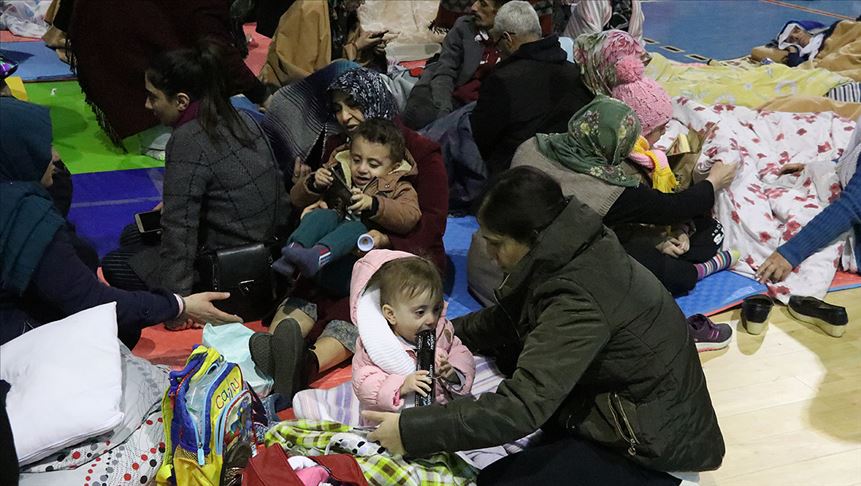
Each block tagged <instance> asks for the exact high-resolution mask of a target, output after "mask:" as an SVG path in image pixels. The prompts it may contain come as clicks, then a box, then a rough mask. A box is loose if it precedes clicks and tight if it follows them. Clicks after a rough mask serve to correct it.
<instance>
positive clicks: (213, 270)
mask: <svg viewBox="0 0 861 486" xmlns="http://www.w3.org/2000/svg"><path fill="white" fill-rule="evenodd" d="M272 261H273V260H272V250H271V249H270V248H269V247H268V246H267V245H266V244H264V243H253V244H249V245H243V246H234V247H232V248H224V249H221V250H215V251H209V252H205V253H203V254H201V255H200V257H199V258H198V260H197V271H198V273H199V275H200V282H201V285H202V286H203V287H205V288H206V290H212V291H215V292H230V298H228V299H227V300H220V301H215V302H213V303H214V304H215V306H216V307H218V308H219V309H221V310H223V311H224V312H227V313H229V314H236V315H238V316H239V317H241V318H242V319H244V320H245V321H257V320H260V319H263V318H264V317H266V316H267V315H268V314H269V313H271V312H272V310H273V309H274V308H275V306H277V305H278V299H279V297H280V292H279V288H280V287H282V285H279V283H278V281H277V276H276V275H275V272H274V271H272Z"/></svg>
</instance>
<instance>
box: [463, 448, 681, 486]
mask: <svg viewBox="0 0 861 486" xmlns="http://www.w3.org/2000/svg"><path fill="white" fill-rule="evenodd" d="M508 484H510V485H523V484H536V485H537V484H565V485H571V486H593V485H594V486H606V485H613V486H676V485H678V484H681V480H680V479H677V478H674V477H673V476H670V475H669V474H667V473H664V472H658V471H652V470H650V469H646V468H644V467H642V466H640V465H638V464H635V463H634V462H633V461H630V460H628V459H626V458H625V457H622V456H621V455H620V454H618V453H616V452H613V451H611V450H609V449H606V448H604V447H602V446H599V445H597V444H595V443H594V442H590V441H587V440H584V439H580V438H576V437H564V438H562V439H559V440H555V441H553V442H550V443H547V444H544V445H540V446H537V447H531V448H529V449H526V450H525V451H523V452H519V453H517V454H513V455H510V456H508V457H505V458H503V459H500V460H498V461H496V462H494V463H493V464H491V465H490V466H488V467H486V468H484V469H483V470H482V471H481V472H480V473H479V475H478V485H479V486H483V485H508Z"/></svg>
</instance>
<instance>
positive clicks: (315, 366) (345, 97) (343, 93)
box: [251, 68, 448, 399]
mask: <svg viewBox="0 0 861 486" xmlns="http://www.w3.org/2000/svg"><path fill="white" fill-rule="evenodd" d="M328 93H329V96H330V100H331V107H332V110H333V113H334V118H335V121H336V122H337V126H338V127H340V129H341V132H340V133H332V132H331V131H325V132H323V131H321V133H320V137H322V138H324V140H319V142H320V146H319V147H318V148H317V149H315V150H312V151H311V153H310V155H309V157H307V158H306V159H305V160H306V161H307V163H306V164H299V165H301V166H302V168H300V169H299V170H298V171H297V173H298V174H302V173H307V172H310V171H311V170H312V168H317V167H319V166H320V164H321V161H325V160H328V159H329V157H330V155H331V153H332V152H333V151H334V150H335V148H337V147H339V146H341V145H343V144H344V143H346V142H347V140H348V139H349V136H350V133H351V132H352V131H353V130H355V129H356V127H358V126H359V125H360V124H361V123H362V122H364V121H365V120H369V119H379V118H382V119H386V120H393V121H394V122H395V123H396V125H398V127H399V128H400V129H401V133H402V134H403V136H404V141H405V146H406V149H407V151H408V152H409V154H410V155H411V156H412V158H413V160H414V161H415V163H416V167H417V168H418V173H419V174H420V175H419V177H418V178H416V180H415V181H414V187H415V189H416V192H417V193H418V201H419V209H420V210H421V219H419V222H418V224H417V225H416V227H415V228H414V229H413V230H412V231H411V232H409V233H407V234H406V235H396V234H389V235H383V234H382V233H380V232H378V231H373V230H372V231H370V232H369V234H371V236H372V237H373V239H374V247H375V248H389V249H393V250H399V251H405V252H408V253H413V254H421V255H424V256H427V257H428V259H429V260H431V261H432V262H433V263H434V264H435V265H436V266H437V268H439V269H440V271H441V272H443V274H444V272H445V269H446V256H445V248H444V246H443V241H442V237H443V234H444V233H445V226H446V217H447V216H448V176H447V175H446V170H445V165H444V163H443V160H442V154H441V153H440V148H439V145H437V144H436V143H435V142H433V141H431V140H428V139H427V138H425V137H423V136H421V135H419V134H418V133H416V132H414V131H412V130H410V129H409V128H407V127H405V126H404V125H403V124H402V123H401V122H400V120H399V119H398V117H397V115H398V112H397V107H396V105H395V101H394V98H393V97H392V94H391V92H390V91H389V90H388V88H386V86H385V84H383V81H382V79H381V78H380V75H379V74H378V73H376V72H374V71H371V70H369V69H366V68H356V69H351V70H348V71H346V72H343V73H342V74H340V75H339V76H338V77H337V78H336V79H335V80H334V81H333V82H332V83H331V84H330V85H329V88H328ZM315 153H319V155H318V156H317V155H315ZM354 261H355V260H351V259H348V258H345V259H342V260H341V261H338V262H334V263H332V264H330V265H329V266H327V267H325V268H324V269H323V271H322V272H321V274H318V278H317V279H315V280H314V281H313V282H312V281H309V280H307V279H305V280H300V282H299V287H298V288H297V291H296V292H295V293H294V294H293V296H292V297H290V298H288V299H287V300H286V301H284V303H283V304H282V305H281V306H280V308H279V310H278V312H277V313H276V315H275V317H274V318H273V320H272V322H273V326H272V327H270V332H271V333H272V334H264V333H259V334H257V335H255V336H256V337H254V338H253V339H252V343H251V349H252V353H253V356H254V359H255V362H256V363H257V366H258V367H259V368H260V370H261V371H263V372H264V373H267V374H269V375H270V376H272V377H273V378H274V380H275V391H276V392H279V393H280V394H281V395H282V396H285V397H287V399H289V398H290V397H292V395H293V393H295V392H296V391H298V390H299V389H301V388H303V387H304V386H306V385H307V384H308V382H310V381H312V380H314V379H315V378H316V377H317V376H318V375H319V373H320V372H321V371H325V370H327V369H329V368H331V367H332V366H335V365H337V364H338V363H341V362H343V361H344V360H346V359H348V358H349V357H350V356H352V354H353V352H354V350H355V342H356V337H357V336H358V332H357V330H356V327H355V326H354V325H353V324H352V323H351V322H350V321H351V319H350V310H349V298H348V297H347V295H348V291H349V289H348V288H347V285H344V282H346V283H347V284H349V275H350V273H351V271H352V264H353V262H354ZM336 283H340V285H336ZM305 339H307V340H308V341H309V342H311V343H314V348H313V349H308V348H307V347H306V345H305Z"/></svg>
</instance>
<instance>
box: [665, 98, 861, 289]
mask: <svg viewBox="0 0 861 486" xmlns="http://www.w3.org/2000/svg"><path fill="white" fill-rule="evenodd" d="M673 108H674V110H673V111H674V113H673V115H674V116H673V118H674V119H673V121H672V122H671V125H670V126H669V127H668V131H667V134H666V135H665V136H664V138H663V139H662V140H661V141H660V142H659V143H658V145H659V146H661V145H662V144H664V143H665V141H667V140H673V138H674V137H675V135H676V134H678V133H683V132H685V131H687V130H688V129H693V130H696V131H697V132H700V134H701V136H703V137H704V140H703V146H702V151H701V153H700V157H699V159H698V161H697V164H696V168H695V172H696V173H698V174H701V175H704V174H706V173H707V172H708V170H709V169H710V167H711V165H712V164H713V163H714V161H716V160H722V161H724V162H726V163H738V164H739V166H738V172H737V173H736V176H735V180H734V181H733V183H732V184H731V185H730V187H729V188H727V189H725V190H723V191H721V192H720V193H718V195H717V197H716V199H715V208H714V214H715V217H716V218H717V219H718V220H719V221H720V222H721V223H722V224H723V227H724V231H725V233H726V237H725V239H724V249H732V248H734V249H736V250H738V251H739V252H740V253H741V260H740V261H739V263H738V264H737V265H736V266H735V267H734V268H733V270H735V271H736V272H738V273H741V274H744V275H747V276H753V275H754V273H755V271H756V269H757V268H758V267H759V265H760V264H761V263H762V262H763V261H764V260H765V259H766V258H767V257H768V256H769V255H770V254H771V253H772V252H773V251H774V250H775V249H776V248H777V247H778V246H779V245H780V244H782V243H783V242H785V241H787V240H788V239H790V238H791V237H792V236H794V235H795V234H796V233H797V232H798V231H799V230H800V229H801V228H802V227H803V226H804V225H805V224H807V223H808V222H809V221H810V220H811V219H813V217H814V216H816V215H817V214H818V213H819V212H820V211H822V209H823V208H824V207H826V206H828V204H829V203H830V202H831V201H833V200H834V199H836V198H837V197H838V196H839V194H840V191H841V186H840V183H839V180H838V177H837V174H836V170H835V169H836V164H835V161H836V160H837V159H838V158H839V157H840V155H841V154H842V153H843V151H844V149H845V148H846V147H847V145H848V144H849V141H850V139H851V136H852V132H853V130H854V129H855V122H854V121H850V120H847V119H844V118H840V117H839V116H838V115H836V114H834V113H781V112H771V111H754V110H751V109H748V108H744V107H741V106H735V105H730V104H717V105H712V106H706V105H702V104H699V103H697V102H695V101H692V100H690V99H688V98H684V97H678V98H675V99H674V100H673ZM788 163H802V164H805V169H804V170H803V171H802V172H800V173H797V174H794V175H780V168H781V167H782V166H783V165H785V164H788ZM695 178H696V175H695ZM845 240H846V238H839V239H838V240H837V241H835V242H833V243H832V244H830V245H829V246H827V247H825V248H823V249H822V250H821V251H819V252H818V253H816V254H814V255H813V256H811V257H810V258H808V259H807V260H805V261H804V263H802V264H801V265H800V266H799V267H798V268H796V269H795V270H794V271H793V273H792V274H791V275H790V276H789V277H788V278H787V279H786V280H785V281H784V282H781V283H779V284H777V285H769V291H770V292H771V293H772V295H773V296H775V297H776V298H778V299H779V300H781V301H782V302H784V303H785V302H786V301H788V300H789V295H790V294H797V295H810V296H814V297H817V298H822V297H823V296H824V295H825V293H826V292H827V291H828V287H829V284H830V283H831V281H832V279H833V278H834V275H835V273H836V272H837V269H838V267H839V266H840V265H841V260H842V259H843V258H844V254H846V255H845V256H846V258H847V259H846V260H844V265H846V263H845V262H848V259H849V258H851V255H850V254H849V252H848V245H845V242H846V241H845ZM847 268H848V266H847Z"/></svg>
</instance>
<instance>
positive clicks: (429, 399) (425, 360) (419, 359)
mask: <svg viewBox="0 0 861 486" xmlns="http://www.w3.org/2000/svg"><path fill="white" fill-rule="evenodd" d="M435 358H436V334H434V330H432V329H429V330H427V331H422V332H420V333H418V334H417V335H416V367H417V368H418V369H419V370H425V371H427V372H428V375H429V376H430V379H431V388H430V391H428V394H427V395H426V396H421V395H419V394H418V393H416V406H417V407H424V406H427V405H431V404H433V402H434V382H435V381H436V380H435V379H434V378H435V376H434V375H435V374H436V370H435V369H434V368H435V364H434V360H435Z"/></svg>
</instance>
